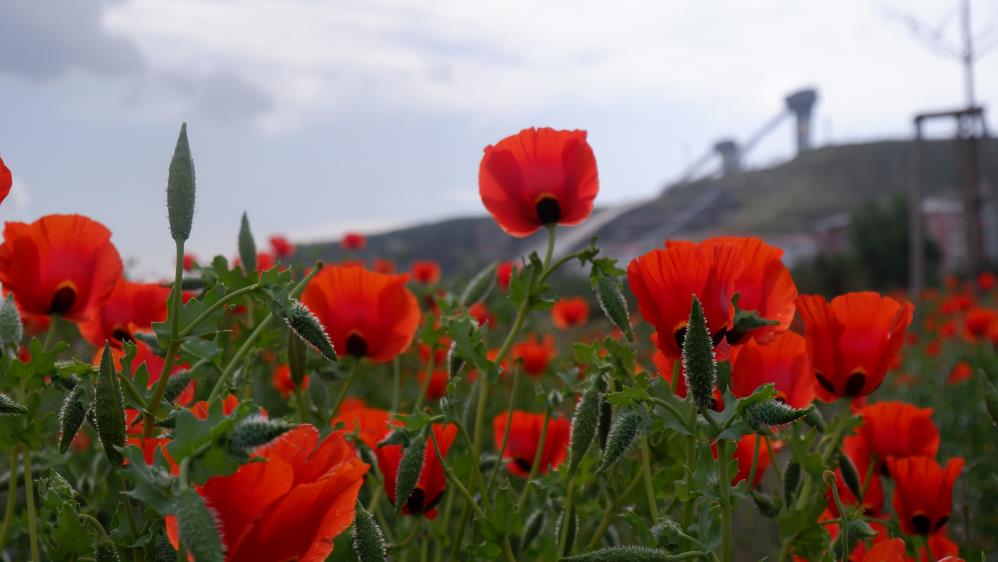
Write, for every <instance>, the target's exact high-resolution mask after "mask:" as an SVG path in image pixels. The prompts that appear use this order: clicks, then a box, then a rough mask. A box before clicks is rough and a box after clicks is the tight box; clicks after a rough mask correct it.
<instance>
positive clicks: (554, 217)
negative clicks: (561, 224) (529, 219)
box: [535, 197, 561, 224]
mask: <svg viewBox="0 0 998 562" xmlns="http://www.w3.org/2000/svg"><path fill="white" fill-rule="evenodd" d="M535 208H536V209H537V220H539V221H541V224H557V223H558V221H560V220H561V205H559V204H558V200H557V199H555V198H554V197H544V198H542V199H541V200H540V201H538V202H537V205H536V207H535Z"/></svg>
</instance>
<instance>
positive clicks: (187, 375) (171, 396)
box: [163, 371, 193, 402]
mask: <svg viewBox="0 0 998 562" xmlns="http://www.w3.org/2000/svg"><path fill="white" fill-rule="evenodd" d="M192 376H193V375H192V374H191V372H190V371H178V372H176V373H174V374H173V375H171V376H170V378H169V380H167V381H166V391H165V392H163V398H166V401H167V402H173V401H174V400H176V399H177V397H178V396H180V393H181V392H183V391H184V389H185V388H187V385H189V384H190V383H191V378H192Z"/></svg>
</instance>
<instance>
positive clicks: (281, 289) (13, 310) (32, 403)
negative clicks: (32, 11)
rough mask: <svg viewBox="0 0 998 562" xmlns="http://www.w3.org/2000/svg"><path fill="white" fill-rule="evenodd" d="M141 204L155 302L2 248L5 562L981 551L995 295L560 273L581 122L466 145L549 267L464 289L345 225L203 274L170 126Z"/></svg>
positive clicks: (589, 176) (592, 194)
mask: <svg viewBox="0 0 998 562" xmlns="http://www.w3.org/2000/svg"><path fill="white" fill-rule="evenodd" d="M164 152H166V151H165V150H164ZM166 160H167V158H166V157H165V156H164V164H166ZM8 166H11V167H16V163H15V162H7V163H4V162H3V161H2V160H0V204H2V200H3V198H5V197H6V196H7V194H8V192H9V191H10V187H11V172H10V170H9V169H8ZM163 179H165V183H166V189H165V200H166V207H167V210H168V219H169V236H171V237H172V239H173V240H174V242H175V244H176V254H175V256H173V257H172V259H173V260H174V261H172V262H171V263H173V264H175V275H174V277H173V278H172V279H169V280H166V281H160V280H139V279H133V278H131V277H129V276H128V274H127V271H126V270H125V267H124V265H123V261H122V257H121V256H120V255H119V253H118V251H117V249H116V248H115V245H114V236H113V233H112V232H111V230H109V228H108V227H107V226H105V225H104V224H102V223H101V222H99V221H97V220H95V219H93V218H89V217H85V216H81V215H77V214H63V215H47V216H42V217H38V218H37V219H36V220H35V221H34V222H31V223H23V222H7V223H6V225H5V226H4V230H3V239H2V243H0V284H2V288H3V295H4V300H3V302H2V306H0V350H2V357H0V455H2V456H3V458H4V459H5V460H0V466H2V467H5V469H6V472H5V476H3V479H2V480H0V489H3V490H4V496H3V497H4V504H3V510H4V513H3V523H2V527H0V557H2V559H3V560H11V561H23V560H33V561H41V560H53V561H66V562H69V561H80V562H83V561H97V562H107V561H119V560H120V561H129V560H131V561H134V562H139V561H144V560H148V561H167V560H169V561H175V560H180V561H183V560H194V561H197V562H221V561H231V562H251V561H261V562H288V561H298V562H321V561H324V560H331V561H352V560H359V561H361V562H372V561H382V560H397V561H410V562H417V561H419V562H426V561H431V560H432V561H437V562H439V561H444V560H447V561H467V560H504V561H507V562H510V561H515V560H526V561H533V560H536V561H557V560H565V561H575V562H595V561H607V562H616V561H637V562H642V561H648V562H657V561H678V560H689V561H710V562H729V561H732V560H739V561H742V560H744V561H748V560H760V559H766V560H773V561H779V562H783V561H789V560H800V561H838V560H842V561H845V560H852V561H865V562H883V561H891V562H894V561H908V560H918V561H943V560H945V561H948V562H952V561H956V560H968V561H977V560H995V559H996V558H995V552H996V549H998V477H996V475H998V451H996V450H995V443H996V439H995V437H996V435H998V433H996V432H998V429H996V425H995V424H996V420H998V387H996V377H998V375H996V373H998V355H996V352H995V348H996V346H998V278H996V277H995V276H994V275H993V274H990V273H984V274H981V275H980V276H977V277H974V278H969V279H957V278H948V279H946V281H945V283H944V284H943V285H942V286H941V287H937V288H932V289H928V290H925V291H923V292H922V294H919V295H914V296H912V295H906V294H903V293H900V292H890V293H887V292H873V291H864V292H852V293H846V294H841V295H824V296H822V295H814V294H805V293H804V292H803V291H800V290H799V289H798V286H797V284H796V283H795V281H794V276H793V274H792V272H791V270H790V269H789V268H788V267H787V265H786V264H785V263H784V260H783V251H782V250H781V249H779V248H777V247H775V246H772V245H770V244H768V243H766V242H765V241H763V240H762V239H760V238H756V237H752V236H717V237H712V238H707V239H705V240H700V241H683V240H664V241H662V244H661V246H660V247H657V248H647V249H646V251H643V252H642V253H640V254H639V255H637V256H636V257H634V258H633V259H628V260H617V259H614V258H613V257H611V256H606V255H603V254H602V253H601V251H600V248H599V241H598V239H596V238H593V239H592V240H591V241H590V243H589V244H588V245H586V246H585V247H583V248H582V249H579V250H578V251H575V252H572V253H568V254H565V255H561V256H556V255H555V247H556V243H557V240H558V236H559V234H560V233H561V232H563V231H565V229H570V228H571V227H573V226H577V225H579V224H581V223H583V222H584V221H586V220H587V219H589V218H590V215H591V214H592V213H593V207H594V204H595V202H596V200H597V196H598V193H599V176H598V171H597V158H596V155H595V154H594V151H593V149H592V147H591V146H590V145H589V143H588V142H587V139H586V133H585V132H584V131H579V130H574V131H562V130H553V129H547V128H540V129H538V128H530V129H524V130H522V131H520V132H519V133H516V134H512V135H510V136H509V137H507V138H504V139H501V140H498V141H497V142H496V144H494V145H490V146H488V147H485V149H484V154H483V157H482V160H481V163H480V169H479V176H478V185H479V194H480V196H481V201H482V204H483V206H484V209H485V210H486V211H487V212H488V213H489V214H490V215H491V216H492V218H493V219H494V220H495V222H496V224H497V225H498V226H499V228H501V230H502V231H503V232H504V233H505V235H508V236H513V237H518V238H526V237H534V238H536V240H538V241H539V243H541V244H542V245H543V244H545V241H546V245H543V246H542V247H544V248H546V249H545V250H544V251H539V252H534V253H531V254H529V255H524V256H518V257H515V258H514V257H513V256H511V258H513V259H511V260H510V261H506V262H501V263H492V264H483V265H482V267H481V268H480V269H478V270H477V271H476V272H474V273H471V274H469V273H466V272H448V271H442V270H441V267H440V265H439V264H438V263H437V262H436V261H434V259H433V258H434V256H432V255H430V256H413V257H412V258H413V261H412V262H411V263H410V264H406V265H407V267H406V270H405V271H396V269H397V267H396V265H395V264H394V263H392V262H391V261H388V260H386V259H382V258H381V257H379V256H376V255H371V254H370V253H369V252H366V251H365V245H366V238H365V236H364V235H363V234H361V233H350V234H347V235H345V236H344V237H343V238H342V240H340V241H339V242H338V248H339V251H340V252H341V253H342V255H345V256H347V257H346V258H345V259H343V260H340V261H337V262H336V263H322V262H310V261H307V260H306V258H305V257H304V256H300V255H299V252H296V248H295V245H294V244H293V243H292V242H290V241H289V240H287V239H286V238H284V237H282V236H273V237H269V239H268V240H266V242H265V241H264V240H265V238H264V237H257V236H254V232H253V231H252V228H251V222H250V217H247V216H246V215H245V214H243V216H242V223H241V228H240V230H239V232H238V233H233V239H234V242H237V247H238V256H237V257H235V258H234V259H231V260H230V259H227V258H226V257H224V256H216V257H214V258H212V259H199V258H197V257H195V256H194V255H193V254H191V253H189V252H188V251H187V249H186V245H187V241H188V240H189V239H190V238H192V237H196V236H197V221H196V220H195V214H196V213H195V208H196V200H197V194H196V192H197V186H196V176H195V166H194V158H193V157H192V150H191V146H190V143H189V140H188V134H187V129H186V125H185V126H183V127H182V128H181V131H180V136H179V139H178V140H177V142H176V146H175V149H174V152H173V156H172V158H171V159H169V168H168V174H167V176H166V178H154V179H153V180H152V181H162V180H163ZM148 205H149V207H150V208H152V207H156V206H161V205H162V201H149V202H148ZM257 234H258V233H257ZM163 236H164V237H165V236H167V233H166V232H164V233H163ZM580 288H582V289H583V290H580Z"/></svg>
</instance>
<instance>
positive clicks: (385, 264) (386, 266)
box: [374, 258, 395, 275]
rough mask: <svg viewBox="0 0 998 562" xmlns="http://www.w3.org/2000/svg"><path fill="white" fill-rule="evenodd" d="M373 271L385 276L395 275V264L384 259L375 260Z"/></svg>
mask: <svg viewBox="0 0 998 562" xmlns="http://www.w3.org/2000/svg"><path fill="white" fill-rule="evenodd" d="M374 271H377V272H378V273H384V274H385V275H392V274H394V273H395V262H393V261H392V260H385V259H381V258H378V259H375V260H374Z"/></svg>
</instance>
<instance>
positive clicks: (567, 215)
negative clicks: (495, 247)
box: [478, 128, 599, 238]
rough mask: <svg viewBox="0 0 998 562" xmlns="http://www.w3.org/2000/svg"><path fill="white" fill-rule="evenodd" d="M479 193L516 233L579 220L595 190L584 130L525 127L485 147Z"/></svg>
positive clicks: (593, 160)
mask: <svg viewBox="0 0 998 562" xmlns="http://www.w3.org/2000/svg"><path fill="white" fill-rule="evenodd" d="M478 193H479V194H480V195H481V197H482V203H483V204H484V205H485V208H486V209H488V211H489V213H490V214H491V215H492V218H494V219H495V221H496V223H498V224H499V227H500V228H502V229H503V230H504V231H506V233H507V234H510V235H512V236H516V237H518V238H523V237H525V236H530V235H531V234H533V233H534V232H536V231H537V230H538V229H540V228H541V227H542V226H545V225H554V224H560V225H564V226H574V225H577V224H579V223H581V222H582V221H584V220H586V219H587V218H589V215H590V214H591V213H592V212H593V200H594V199H596V194H597V193H599V179H598V177H597V172H596V157H595V156H593V149H592V148H591V147H590V146H589V143H588V142H586V132H585V131H556V130H554V129H548V128H543V129H537V128H530V129H524V130H522V131H520V132H519V133H518V134H516V135H513V136H509V137H506V138H504V139H503V140H501V141H499V143H498V144H496V145H494V146H493V145H489V146H487V147H485V156H483V157H482V163H481V166H480V168H479V171H478Z"/></svg>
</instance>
